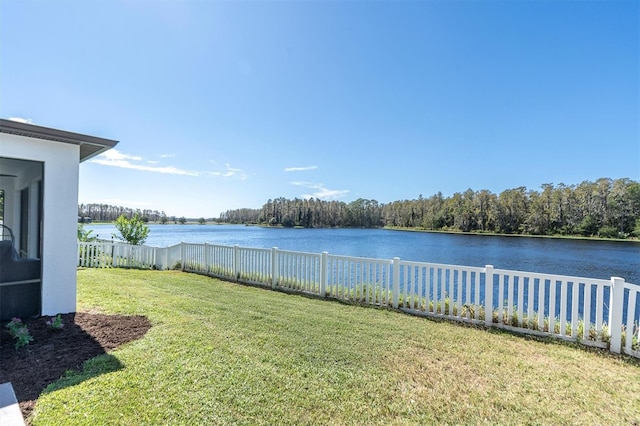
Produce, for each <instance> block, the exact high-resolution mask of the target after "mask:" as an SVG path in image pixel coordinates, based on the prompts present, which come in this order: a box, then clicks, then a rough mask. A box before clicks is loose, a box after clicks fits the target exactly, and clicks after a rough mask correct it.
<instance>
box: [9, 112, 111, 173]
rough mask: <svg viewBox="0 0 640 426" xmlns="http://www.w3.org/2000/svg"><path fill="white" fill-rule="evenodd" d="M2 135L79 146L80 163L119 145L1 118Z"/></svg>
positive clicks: (106, 140)
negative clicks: (6, 134)
mask: <svg viewBox="0 0 640 426" xmlns="http://www.w3.org/2000/svg"><path fill="white" fill-rule="evenodd" d="M0 133H8V134H12V135H19V136H26V137H28V138H36V139H45V140H49V141H54V142H63V143H70V144H73V145H79V146H80V162H82V161H85V160H88V159H89V158H91V157H94V156H96V155H98V154H101V153H103V152H105V151H107V150H109V149H111V148H113V147H114V146H116V144H117V143H118V141H114V140H111V139H103V138H98V137H96V136H89V135H83V134H80V133H73V132H67V131H64V130H58V129H51V128H49V127H42V126H36V125H35V124H26V123H20V122H17V121H11V120H5V119H4V118H0Z"/></svg>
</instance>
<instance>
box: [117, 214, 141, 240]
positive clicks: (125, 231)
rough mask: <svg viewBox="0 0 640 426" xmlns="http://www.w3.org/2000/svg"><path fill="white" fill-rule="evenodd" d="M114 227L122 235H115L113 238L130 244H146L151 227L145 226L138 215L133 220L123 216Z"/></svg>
mask: <svg viewBox="0 0 640 426" xmlns="http://www.w3.org/2000/svg"><path fill="white" fill-rule="evenodd" d="M114 225H115V227H116V229H117V230H118V232H119V233H120V235H118V234H113V237H114V238H117V239H119V240H121V241H126V242H127V243H129V244H133V245H139V244H144V242H145V241H146V240H147V236H148V235H149V227H148V226H147V225H145V223H144V222H143V221H142V219H141V218H140V216H138V215H137V214H136V215H135V216H133V217H132V218H131V219H127V217H126V216H125V215H121V216H120V217H118V219H116V222H115V224H114Z"/></svg>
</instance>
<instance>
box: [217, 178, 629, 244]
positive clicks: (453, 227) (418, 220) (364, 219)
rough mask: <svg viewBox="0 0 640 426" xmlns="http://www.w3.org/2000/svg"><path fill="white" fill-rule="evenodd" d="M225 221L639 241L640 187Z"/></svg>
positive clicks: (546, 189)
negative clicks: (633, 238) (389, 227)
mask: <svg viewBox="0 0 640 426" xmlns="http://www.w3.org/2000/svg"><path fill="white" fill-rule="evenodd" d="M220 221H221V222H225V223H243V224H265V225H271V226H284V227H293V226H299V227H305V228H322V227H365V228H375V227H384V226H391V227H400V228H418V229H425V230H434V231H459V232H487V233H500V234H526V235H581V236H597V237H606V238H628V237H640V183H639V182H636V181H633V180H631V179H627V178H622V179H615V180H613V179H610V178H601V179H598V180H596V181H595V182H591V181H584V182H582V183H580V184H578V185H565V184H562V183H561V184H558V185H554V184H551V183H548V184H543V185H542V186H541V189H540V190H527V189H526V188H525V187H518V188H513V189H507V190H505V191H502V192H501V193H500V194H494V193H492V192H491V191H488V190H480V191H474V190H472V189H467V190H466V191H464V192H456V193H455V194H453V195H452V196H450V197H444V196H443V195H442V193H440V192H438V193H437V194H434V195H432V196H431V197H428V198H424V197H423V196H422V195H420V196H419V197H418V198H417V199H413V200H402V201H393V202H390V203H387V204H382V203H378V202H377V201H376V200H366V199H362V198H360V199H358V200H355V201H353V202H351V203H345V202H341V201H324V200H320V199H317V198H316V199H299V198H295V199H293V200H289V199H285V198H282V197H281V198H277V199H275V200H268V201H267V202H266V203H265V204H264V205H263V206H262V208H261V209H246V208H245V209H237V210H228V211H226V212H224V213H222V214H221V215H220Z"/></svg>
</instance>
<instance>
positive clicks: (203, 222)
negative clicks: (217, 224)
mask: <svg viewBox="0 0 640 426" xmlns="http://www.w3.org/2000/svg"><path fill="white" fill-rule="evenodd" d="M198 223H199V224H200V225H204V224H205V223H207V220H206V219H205V218H204V217H201V218H200V219H198Z"/></svg>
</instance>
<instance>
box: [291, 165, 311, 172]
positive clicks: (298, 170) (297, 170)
mask: <svg viewBox="0 0 640 426" xmlns="http://www.w3.org/2000/svg"><path fill="white" fill-rule="evenodd" d="M317 168H318V166H305V167H287V168H286V169H284V171H285V172H304V171H307V170H315V169H317Z"/></svg>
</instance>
